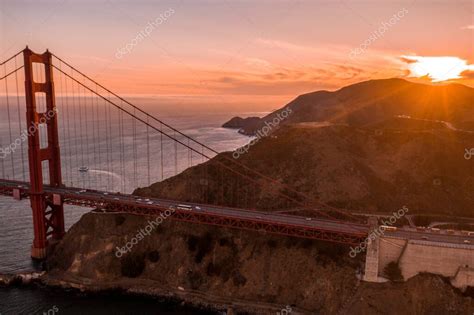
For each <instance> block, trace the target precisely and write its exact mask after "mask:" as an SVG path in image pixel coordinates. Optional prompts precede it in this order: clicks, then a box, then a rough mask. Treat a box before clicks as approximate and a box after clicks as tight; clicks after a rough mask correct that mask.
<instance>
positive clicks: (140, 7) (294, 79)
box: [0, 0, 474, 110]
mask: <svg viewBox="0 0 474 315" xmlns="http://www.w3.org/2000/svg"><path fill="white" fill-rule="evenodd" d="M0 13H1V15H0V18H1V23H0V27H1V30H0V38H1V42H0V59H4V58H6V57H8V56H9V55H12V54H13V53H14V52H16V51H18V50H20V49H22V48H24V46H25V45H26V44H28V45H29V46H30V48H32V49H33V50H35V51H37V52H42V51H43V50H44V49H46V48H49V49H50V50H51V51H53V52H54V53H56V54H57V55H59V56H61V57H63V58H64V59H66V60H68V61H69V62H70V63H72V64H73V65H76V66H77V67H78V68H79V69H81V70H83V71H84V72H86V73H88V74H90V75H91V76H92V77H94V78H96V79H98V80H99V82H101V83H103V84H104V85H106V86H108V87H110V88H111V89H113V90H114V91H117V92H118V93H121V94H125V95H130V94H133V95H136V94H140V95H141V94H146V95H156V96H160V97H177V98H182V99H185V100H186V99H187V100H200V101H205V100H209V102H212V103H213V104H215V106H219V103H222V104H224V103H235V104H247V106H248V107H252V108H253V107H254V106H255V107H256V108H255V109H256V110H271V109H274V108H276V107H279V106H281V105H283V103H284V102H286V101H288V100H291V99H292V98H293V97H294V96H296V95H298V94H301V93H305V92H311V91H315V90H319V89H330V90H334V89H337V88H340V87H342V86H345V85H348V84H351V83H355V82H358V81H362V80H368V79H377V78H387V77H413V76H425V78H423V79H422V80H423V81H433V80H434V81H440V80H436V78H439V77H443V78H444V77H447V78H453V79H452V80H451V81H455V82H460V83H463V84H467V85H471V86H474V68H473V67H472V64H474V45H473V43H474V18H473V16H474V1H452V0H446V1H436V2H435V1H427V0H425V1H422V0H418V1H413V0H410V1H376V0H365V1H349V0H342V1H329V0H326V1H316V0H312V1H296V0H294V1H282V0H262V1H250V0H237V1H225V0H222V1H219V0H207V1H201V0H193V1H192V0H183V1H113V0H111V1H91V0H86V1H79V0H69V1H68V0H64V1H47V0H46V1H45V0H43V1H36V2H33V1H17V0H15V1H13V0H4V1H2V2H1V3H0ZM425 57H429V58H431V59H427V58H425ZM432 57H456V58H457V59H454V58H447V59H443V58H438V59H432ZM428 68H429V69H428ZM444 72H447V73H448V74H447V75H444ZM427 78H429V80H427ZM249 104H251V106H250V105H249ZM236 106H239V105H236ZM242 106H243V105H242Z"/></svg>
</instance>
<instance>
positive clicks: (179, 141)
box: [53, 58, 352, 221]
mask: <svg viewBox="0 0 474 315" xmlns="http://www.w3.org/2000/svg"><path fill="white" fill-rule="evenodd" d="M58 59H59V58H58ZM53 67H55V68H56V69H58V68H57V67H56V66H55V65H53ZM58 70H59V69H58ZM65 75H66V76H68V77H70V78H71V79H72V80H74V81H76V82H77V83H78V84H80V85H82V86H83V87H84V88H85V89H88V90H90V91H92V90H91V89H90V88H89V87H88V86H85V85H83V84H82V83H81V82H79V81H78V80H76V79H75V78H73V77H71V76H69V75H68V74H66V73H65ZM98 85H99V86H100V84H98ZM111 94H112V95H114V93H113V92H111ZM96 95H97V96H98V97H101V98H103V99H104V100H106V101H108V102H109V103H110V104H111V105H113V106H114V107H116V108H117V109H118V110H119V111H120V113H126V114H127V115H129V116H131V117H134V118H135V119H137V120H139V121H140V122H142V123H143V124H147V122H146V121H145V120H143V119H142V118H140V117H136V116H133V113H131V112H130V111H128V110H126V109H124V108H122V107H121V106H119V105H117V104H115V103H114V102H112V101H110V100H108V99H106V98H105V97H104V96H102V95H100V94H96ZM117 98H119V99H120V100H121V102H125V103H127V101H122V98H121V97H119V96H117ZM138 110H139V111H141V110H140V109H138ZM150 118H152V119H153V116H150ZM163 125H164V126H167V125H166V124H164V123H163ZM150 128H152V129H154V130H155V131H158V132H160V133H161V134H162V135H164V136H166V137H168V138H169V139H170V140H172V141H175V143H176V145H177V144H178V143H179V144H181V145H183V146H185V147H186V144H184V143H183V142H182V141H181V140H178V139H176V138H174V137H172V136H170V135H169V134H167V133H165V132H163V131H161V130H160V129H158V128H156V127H155V126H152V125H150ZM175 132H176V133H180V132H179V131H177V130H176V131H175ZM193 141H195V140H193ZM203 146H204V145H203ZM204 147H205V146H204ZM190 149H191V150H193V151H194V152H196V153H198V154H201V153H200V152H199V151H197V150H196V149H194V148H190ZM204 156H205V157H206V158H207V159H209V160H210V159H211V157H209V156H207V155H204ZM223 158H224V159H226V160H228V158H226V157H223ZM217 163H218V164H220V165H222V166H223V167H224V168H226V169H228V170H230V171H231V172H233V173H235V174H237V175H239V176H242V177H245V178H246V179H248V180H250V181H252V182H254V183H257V182H256V180H255V179H253V178H252V177H251V176H248V175H246V174H245V175H244V174H242V173H241V172H239V171H236V170H234V169H233V168H231V167H230V166H228V165H226V164H225V163H223V162H221V161H217ZM246 169H247V170H250V171H252V172H253V170H251V169H248V168H246ZM257 184H258V183H257ZM278 194H279V195H280V196H282V197H283V198H285V199H288V200H291V201H293V202H295V203H297V204H300V205H301V206H303V207H305V208H308V209H309V210H313V211H316V212H318V213H320V214H322V215H324V216H326V217H328V218H329V219H332V220H336V221H340V220H338V219H335V218H333V217H331V216H330V215H328V214H327V213H325V212H323V211H322V210H318V209H313V208H309V207H308V205H306V204H304V203H302V202H301V201H299V200H297V199H294V198H292V197H290V196H288V195H286V194H283V193H281V192H280V193H278ZM327 206H328V205H327ZM328 207H331V206H328ZM331 208H333V209H332V210H334V211H336V212H340V213H342V214H344V215H346V216H352V215H351V214H348V213H346V212H343V211H340V210H339V209H337V208H334V207H331Z"/></svg>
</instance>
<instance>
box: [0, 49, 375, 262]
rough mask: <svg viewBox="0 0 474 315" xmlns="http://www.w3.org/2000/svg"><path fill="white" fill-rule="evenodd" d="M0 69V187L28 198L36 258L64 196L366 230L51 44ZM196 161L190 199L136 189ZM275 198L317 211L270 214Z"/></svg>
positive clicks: (266, 224)
mask: <svg viewBox="0 0 474 315" xmlns="http://www.w3.org/2000/svg"><path fill="white" fill-rule="evenodd" d="M0 68H3V69H2V70H3V74H1V72H0V75H1V76H0V89H1V92H0V93H1V94H0V96H1V97H0V99H1V103H0V105H1V106H0V113H1V116H0V117H1V118H0V135H1V138H0V148H1V151H0V153H1V155H0V168H1V169H0V171H1V173H0V193H1V194H3V195H9V196H13V197H15V198H16V199H21V198H29V199H30V202H31V208H32V211H33V227H34V240H33V246H32V254H31V256H32V257H33V258H36V259H43V258H45V257H46V253H47V248H48V245H49V244H51V243H53V242H56V241H58V240H60V239H61V238H62V237H63V236H64V234H65V228H64V204H73V205H80V206H87V207H93V208H96V209H99V210H102V211H108V212H127V213H132V214H138V215H151V216H153V215H160V214H161V213H163V212H164V211H166V210H168V209H169V208H170V207H175V208H176V211H175V214H174V215H173V216H172V218H171V219H173V220H180V221H186V222H192V223H197V224H209V225H217V226H223V227H230V228H237V229H244V230H253V231H259V232H268V233H273V234H281V235H288V236H295V237H303V238H309V239H317V240H325V241H331V242H337V243H343V244H354V245H357V244H359V243H360V242H361V241H363V240H364V239H365V238H366V237H367V234H368V231H369V227H368V225H366V224H363V223H359V219H358V218H356V217H355V216H353V215H351V214H350V213H349V212H348V211H345V210H343V209H338V208H336V207H332V206H329V205H327V204H324V203H322V202H319V201H317V200H314V199H312V198H310V197H309V196H308V195H306V194H304V193H302V192H300V191H297V190H295V189H293V188H292V187H290V186H289V185H286V184H284V183H283V181H282V180H277V179H274V178H272V177H270V176H267V175H265V174H263V173H261V172H259V171H257V170H255V169H253V168H251V167H249V166H248V165H246V164H245V163H242V162H240V161H238V160H236V159H233V158H232V157H231V156H230V155H227V154H225V153H223V154H219V152H218V151H216V150H214V149H212V148H211V147H210V146H208V145H206V144H204V143H201V142H200V141H198V140H196V139H194V138H193V137H190V136H188V135H186V134H185V133H183V132H181V131H180V130H178V129H177V128H175V127H173V126H171V125H170V124H167V123H165V122H164V121H162V120H160V119H158V118H157V117H156V116H154V115H151V114H149V113H147V112H145V111H144V110H143V109H141V108H139V107H137V106H135V105H134V104H132V103H131V102H130V101H127V100H126V99H125V98H123V97H120V96H119V95H117V94H116V93H114V92H112V91H111V90H109V89H107V88H106V87H104V86H103V85H101V84H99V83H98V82H96V81H95V80H93V79H92V78H91V77H89V76H87V75H86V74H84V73H83V72H81V71H79V70H78V69H77V68H75V67H74V66H72V65H71V64H69V63H67V62H66V61H65V60H64V59H61V58H60V57H58V56H56V55H54V54H53V53H51V52H49V51H46V52H45V53H43V54H37V53H34V52H32V51H31V50H30V49H29V48H28V47H27V48H26V49H24V50H23V51H20V52H18V53H17V54H15V55H13V56H12V57H10V58H8V59H7V60H5V61H4V62H2V63H0ZM197 165H201V167H200V168H199V169H200V171H199V172H200V173H199V178H200V180H199V181H198V182H199V184H196V185H194V186H193V187H192V189H193V191H194V193H193V194H190V195H189V196H187V197H186V200H168V199H164V198H149V199H147V201H146V202H143V200H142V199H141V197H139V196H134V195H133V194H130V190H132V189H135V188H138V187H141V186H149V185H150V184H152V183H154V182H160V181H166V180H167V179H169V178H171V177H173V176H176V175H178V174H180V173H182V172H183V171H185V170H188V169H190V168H193V167H195V166H197ZM89 172H94V176H89V174H87V173H89ZM262 196H265V197H266V198H262ZM269 198H270V199H278V200H281V201H282V204H284V206H282V208H284V209H283V210H285V209H296V208H298V209H307V210H310V211H312V212H313V213H315V215H316V216H317V217H313V218H307V217H302V216H296V215H288V214H281V213H271V212H269V211H268V209H267V206H266V201H265V200H269ZM183 203H185V204H186V205H187V206H188V208H182V207H181V208H180V207H177V206H178V205H179V204H183ZM263 210H267V211H263ZM278 210H282V209H278ZM278 212H281V211H278Z"/></svg>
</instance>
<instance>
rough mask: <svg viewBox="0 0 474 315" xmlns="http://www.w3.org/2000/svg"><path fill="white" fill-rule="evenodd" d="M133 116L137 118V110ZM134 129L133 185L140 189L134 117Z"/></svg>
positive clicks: (133, 121) (133, 120)
mask: <svg viewBox="0 0 474 315" xmlns="http://www.w3.org/2000/svg"><path fill="white" fill-rule="evenodd" d="M133 116H136V112H135V108H134V109H133ZM132 129H133V146H132V149H133V185H134V186H136V187H138V186H139V185H138V182H137V143H136V142H137V122H136V121H135V119H134V117H132Z"/></svg>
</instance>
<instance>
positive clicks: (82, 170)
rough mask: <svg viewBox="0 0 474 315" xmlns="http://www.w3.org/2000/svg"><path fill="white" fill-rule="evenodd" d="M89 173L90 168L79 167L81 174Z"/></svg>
mask: <svg viewBox="0 0 474 315" xmlns="http://www.w3.org/2000/svg"><path fill="white" fill-rule="evenodd" d="M88 171H89V168H88V167H87V166H81V167H79V172H81V173H85V172H88Z"/></svg>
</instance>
